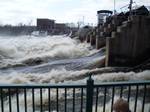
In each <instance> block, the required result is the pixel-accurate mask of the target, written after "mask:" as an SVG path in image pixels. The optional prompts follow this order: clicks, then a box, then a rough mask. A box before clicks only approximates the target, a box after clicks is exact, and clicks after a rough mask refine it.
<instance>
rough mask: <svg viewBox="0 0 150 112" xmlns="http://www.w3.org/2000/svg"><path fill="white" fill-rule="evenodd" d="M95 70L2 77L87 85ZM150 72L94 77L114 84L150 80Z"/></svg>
mask: <svg viewBox="0 0 150 112" xmlns="http://www.w3.org/2000/svg"><path fill="white" fill-rule="evenodd" d="M96 70H97V69H93V70H88V69H86V70H81V71H67V70H65V69H61V70H52V71H50V72H48V73H43V74H40V73H39V74H37V73H36V74H34V73H28V74H26V73H17V72H11V73H10V74H8V73H6V74H7V75H6V74H2V73H1V74H2V75H0V82H1V83H4V84H6V83H8V84H11V83H15V84H21V83H27V84H41V83H51V84H52V83H53V84H56V83H76V84H78V83H85V82H86V79H87V75H86V74H87V73H88V72H91V71H92V72H93V71H96ZM149 74H150V70H145V71H143V72H140V73H135V72H127V73H123V72H119V73H103V74H97V75H94V76H93V79H94V80H95V82H110V81H111V82H113V81H129V80H150V75H149Z"/></svg>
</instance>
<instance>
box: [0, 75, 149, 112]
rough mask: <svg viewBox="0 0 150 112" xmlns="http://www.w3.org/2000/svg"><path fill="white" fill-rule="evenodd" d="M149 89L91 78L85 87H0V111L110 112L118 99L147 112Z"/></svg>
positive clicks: (134, 110)
mask: <svg viewBox="0 0 150 112" xmlns="http://www.w3.org/2000/svg"><path fill="white" fill-rule="evenodd" d="M149 90H150V81H136V82H130V81H128V82H111V83H110V82H108V83H101V84H94V81H93V79H92V78H91V77H90V78H89V79H88V80H87V84H84V85H44V84H42V85H25V84H21V85H14V84H13V85H0V112H106V111H107V112H112V111H113V104H114V102H115V100H116V99H118V98H123V99H125V100H127V101H128V102H129V104H130V109H131V110H132V112H138V111H139V105H138V103H139V102H140V105H142V106H141V107H140V112H147V111H148V112H149V110H150V105H148V104H149V103H150V91H149ZM146 105H148V106H147V107H146ZM131 106H132V107H131Z"/></svg>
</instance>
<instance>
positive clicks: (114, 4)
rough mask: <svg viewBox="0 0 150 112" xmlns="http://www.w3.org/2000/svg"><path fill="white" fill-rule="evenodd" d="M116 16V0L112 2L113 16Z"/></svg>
mask: <svg viewBox="0 0 150 112" xmlns="http://www.w3.org/2000/svg"><path fill="white" fill-rule="evenodd" d="M115 14H116V0H114V15H115Z"/></svg>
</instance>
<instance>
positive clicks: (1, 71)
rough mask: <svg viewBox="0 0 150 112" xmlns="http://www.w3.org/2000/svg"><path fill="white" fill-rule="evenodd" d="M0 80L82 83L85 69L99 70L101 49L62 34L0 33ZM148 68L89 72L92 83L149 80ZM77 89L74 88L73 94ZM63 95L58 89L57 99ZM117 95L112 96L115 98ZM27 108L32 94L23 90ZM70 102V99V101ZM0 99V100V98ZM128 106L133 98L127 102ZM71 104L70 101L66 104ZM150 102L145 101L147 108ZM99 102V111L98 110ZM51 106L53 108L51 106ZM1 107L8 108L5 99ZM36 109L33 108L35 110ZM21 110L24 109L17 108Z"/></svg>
mask: <svg viewBox="0 0 150 112" xmlns="http://www.w3.org/2000/svg"><path fill="white" fill-rule="evenodd" d="M0 43H1V44H0V84H45V83H46V84H60V83H61V84H62V83H65V84H82V83H83V84H84V83H86V80H87V77H88V76H87V75H86V74H87V73H89V72H94V71H97V70H99V69H100V68H98V67H100V66H101V65H103V64H104V60H105V55H104V51H103V49H101V50H95V49H93V48H92V47H91V46H90V45H89V44H87V43H80V42H79V41H78V40H75V39H71V38H69V37H66V36H47V37H33V36H19V37H0ZM149 74H150V70H145V71H143V72H140V73H135V72H127V73H124V72H118V73H103V74H100V73H97V74H95V75H93V77H92V78H93V79H94V81H95V83H101V82H111V81H135V80H150V75H149ZM67 92H68V93H67V95H68V100H69V99H70V100H71V99H72V97H71V95H72V90H70V91H67ZM78 92H80V91H78V90H77V91H76V94H77V93H78ZM39 95H40V94H39V90H36V91H35V106H36V108H38V107H40V96H39ZM51 96H52V98H51V100H52V103H56V101H55V100H56V91H55V90H54V91H51ZM63 98H64V95H63V91H59V100H62V99H63ZM117 98H118V96H115V100H116V99H117ZM19 101H20V102H19V105H20V110H24V94H19ZM27 102H28V103H27V106H28V108H27V109H28V111H29V112H30V111H32V94H31V91H30V90H29V91H28V92H27ZM71 102H72V101H71ZM0 103H1V102H0ZM130 103H131V104H130V106H131V110H132V108H133V106H134V100H131V102H130ZM137 103H138V104H137V105H138V106H137V108H138V109H137V110H138V111H137V112H141V106H140V105H141V100H138V102H137ZM47 105H48V91H47V90H44V89H43V106H44V107H45V108H46V107H48V106H47ZM70 105H71V104H70ZM110 105H111V100H110V101H109V102H107V108H106V112H109V111H110ZM149 106H150V104H148V103H147V104H146V108H145V109H147V110H145V112H149V110H148V109H149ZM12 107H13V108H12V112H16V111H17V110H16V97H14V96H12ZM102 109H103V108H102V106H101V105H99V107H98V110H99V112H101V111H102ZM54 110H55V109H54ZM5 111H6V112H9V104H8V101H5ZM38 111H39V109H37V112H38ZM21 112H24V111H21Z"/></svg>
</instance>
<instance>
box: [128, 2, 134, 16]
mask: <svg viewBox="0 0 150 112" xmlns="http://www.w3.org/2000/svg"><path fill="white" fill-rule="evenodd" d="M132 4H133V0H130V4H129V11H130V15H131V14H132Z"/></svg>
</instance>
